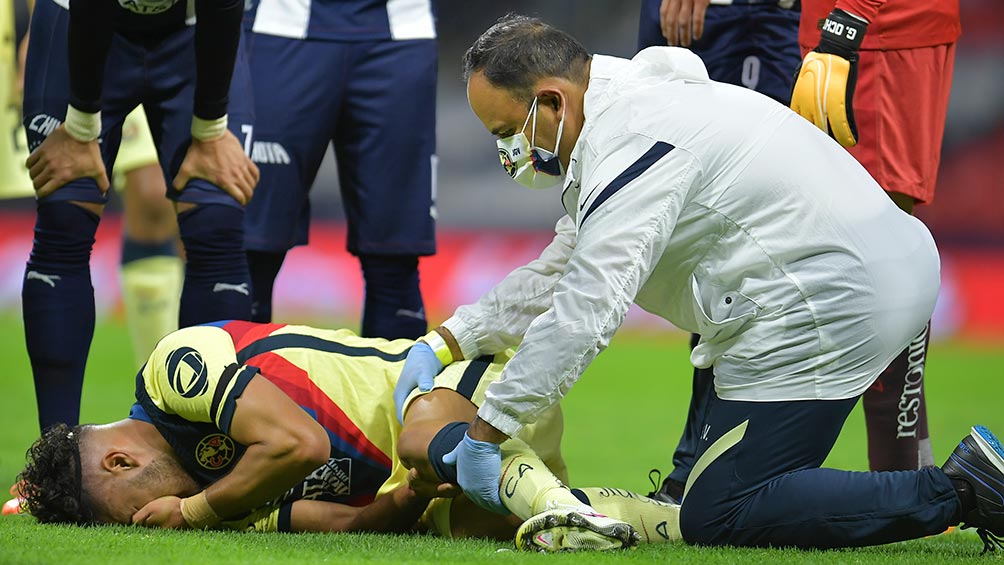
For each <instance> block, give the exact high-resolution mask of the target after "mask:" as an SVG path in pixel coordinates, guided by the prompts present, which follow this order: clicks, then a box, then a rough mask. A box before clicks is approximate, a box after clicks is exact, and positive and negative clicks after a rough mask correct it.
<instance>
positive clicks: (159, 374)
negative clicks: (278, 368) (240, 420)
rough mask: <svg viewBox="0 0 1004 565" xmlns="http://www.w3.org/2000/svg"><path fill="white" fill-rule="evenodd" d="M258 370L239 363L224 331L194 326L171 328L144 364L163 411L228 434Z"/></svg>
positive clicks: (146, 384) (148, 387)
mask: <svg viewBox="0 0 1004 565" xmlns="http://www.w3.org/2000/svg"><path fill="white" fill-rule="evenodd" d="M257 372H258V370H257V369H256V368H254V367H251V366H245V365H241V364H240V363H238V362H237V355H236V352H235V350H234V343H233V340H232V339H231V337H230V334H228V333H227V332H226V331H224V330H222V329H220V328H218V327H214V326H194V327H190V328H184V329H181V330H178V331H176V332H174V333H171V334H170V335H168V336H167V337H165V338H164V339H162V340H161V341H160V343H158V344H157V347H156V348H155V349H154V351H153V353H152V354H151V355H150V358H149V360H148V361H147V363H146V365H145V366H144V367H143V386H144V389H145V391H146V394H147V396H148V397H149V399H150V401H151V402H152V403H153V404H154V405H155V406H156V407H157V408H158V409H160V410H161V411H162V412H164V413H165V414H173V415H177V416H180V417H181V418H183V419H185V420H187V421H189V422H205V423H212V424H215V425H216V427H217V428H219V429H220V430H221V431H222V432H223V433H226V434H229V433H230V423H231V421H232V419H233V415H234V409H235V408H236V403H237V399H238V398H239V397H240V395H241V393H243V392H244V388H245V387H246V386H247V384H248V382H249V381H250V380H251V378H252V377H253V376H254V375H255V374H257Z"/></svg>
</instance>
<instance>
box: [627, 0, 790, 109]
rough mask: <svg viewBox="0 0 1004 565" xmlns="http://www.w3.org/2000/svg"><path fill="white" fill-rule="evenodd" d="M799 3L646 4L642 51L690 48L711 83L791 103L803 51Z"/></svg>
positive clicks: (652, 0) (679, 0) (659, 0)
mask: <svg viewBox="0 0 1004 565" xmlns="http://www.w3.org/2000/svg"><path fill="white" fill-rule="evenodd" d="M798 16H799V0H779V1H777V0H775V1H773V2H758V1H756V0H711V2H710V3H709V1H708V0H642V6H641V20H640V22H639V26H638V50H639V51H641V50H642V49H644V48H646V47H653V46H656V45H670V46H675V45H679V46H681V47H688V48H690V50H691V51H693V52H694V53H696V54H697V55H698V56H700V58H701V60H702V61H703V62H704V65H705V66H706V67H707V68H708V76H710V77H711V80H716V81H718V82H727V83H729V84H735V85H737V86H745V87H746V88H750V89H752V90H755V91H757V92H759V93H761V94H766V95H767V96H770V97H771V98H773V99H774V100H777V101H778V102H781V103H782V104H787V103H788V100H789V97H790V96H791V85H792V82H793V81H794V71H795V69H797V68H798V64H799V62H800V61H801V59H802V54H801V52H800V51H799V49H798Z"/></svg>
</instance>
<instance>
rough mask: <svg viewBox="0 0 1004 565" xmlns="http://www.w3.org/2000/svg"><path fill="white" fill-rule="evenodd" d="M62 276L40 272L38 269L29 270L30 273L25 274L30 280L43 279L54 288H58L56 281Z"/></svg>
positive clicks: (26, 278)
mask: <svg viewBox="0 0 1004 565" xmlns="http://www.w3.org/2000/svg"><path fill="white" fill-rule="evenodd" d="M61 278H62V277H60V276H59V275H47V274H45V273H40V272H38V271H28V274H27V275H25V277H24V279H25V280H26V281H30V280H36V281H42V282H44V283H45V284H47V285H49V286H51V287H52V288H56V281H58V280H59V279H61Z"/></svg>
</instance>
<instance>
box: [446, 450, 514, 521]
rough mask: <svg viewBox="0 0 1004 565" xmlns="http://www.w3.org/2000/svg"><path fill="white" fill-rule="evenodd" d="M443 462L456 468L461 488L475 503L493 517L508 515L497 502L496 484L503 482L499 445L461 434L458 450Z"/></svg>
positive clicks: (448, 455)
mask: <svg viewBox="0 0 1004 565" xmlns="http://www.w3.org/2000/svg"><path fill="white" fill-rule="evenodd" d="M443 463H446V464H447V465H455V466H456V467H457V480H458V481H459V482H460V488H462V489H464V494H466V495H467V498H470V499H471V501H472V502H474V504H477V505H478V506H480V507H481V508H484V509H485V510H490V511H492V512H495V513H496V514H508V513H509V511H508V510H506V507H505V506H503V505H502V500H500V499H499V482H501V480H502V450H501V449H500V448H499V444H497V443H492V442H489V441H478V440H476V439H471V436H469V435H467V434H464V439H463V440H461V442H460V443H458V444H457V447H455V448H454V449H453V451H451V452H449V453H447V454H446V455H444V456H443Z"/></svg>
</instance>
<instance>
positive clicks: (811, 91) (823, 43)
mask: <svg viewBox="0 0 1004 565" xmlns="http://www.w3.org/2000/svg"><path fill="white" fill-rule="evenodd" d="M867 28H868V22H866V21H865V20H863V19H861V18H858V17H857V16H854V15H851V14H849V13H847V12H845V11H843V10H833V11H832V12H830V15H829V16H828V17H827V18H826V19H825V20H824V21H823V25H822V34H821V35H820V38H819V46H818V47H816V48H815V49H814V50H813V51H810V52H809V53H808V54H807V55H806V56H805V59H804V60H803V61H802V66H801V67H800V68H799V69H798V74H797V75H796V77H795V86H794V88H793V89H792V92H791V109H792V110H794V111H796V112H798V113H799V114H801V115H802V117H804V118H805V119H807V120H809V121H810V122H812V123H814V124H815V125H816V127H818V128H819V129H821V130H823V131H824V132H826V133H828V134H830V136H832V137H833V138H834V139H836V140H837V142H838V143H840V145H843V146H844V147H853V146H854V145H855V144H857V142H858V129H857V126H856V125H855V124H854V108H853V104H852V102H853V98H854V85H855V84H856V83H857V77H858V48H859V47H861V40H862V39H864V36H865V30H866V29H867Z"/></svg>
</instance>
